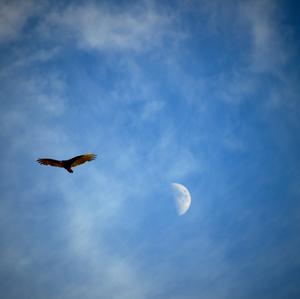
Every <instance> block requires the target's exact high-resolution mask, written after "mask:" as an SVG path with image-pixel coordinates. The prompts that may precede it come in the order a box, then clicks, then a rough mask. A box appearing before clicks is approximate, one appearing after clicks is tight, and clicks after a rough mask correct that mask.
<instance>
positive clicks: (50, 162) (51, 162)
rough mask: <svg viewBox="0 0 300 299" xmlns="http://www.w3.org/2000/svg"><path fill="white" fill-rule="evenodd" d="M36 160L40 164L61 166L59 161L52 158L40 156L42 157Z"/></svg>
mask: <svg viewBox="0 0 300 299" xmlns="http://www.w3.org/2000/svg"><path fill="white" fill-rule="evenodd" d="M37 162H39V163H40V164H42V165H50V166H56V167H63V165H62V162H61V161H58V160H54V159H48V158H42V159H38V160H37Z"/></svg>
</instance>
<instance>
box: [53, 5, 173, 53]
mask: <svg viewBox="0 0 300 299" xmlns="http://www.w3.org/2000/svg"><path fill="white" fill-rule="evenodd" d="M171 20H172V17H171V16H170V15H167V14H166V13H163V12H162V10H160V9H159V8H158V7H155V6H153V5H150V4H148V3H147V2H142V4H139V5H134V6H129V7H125V8H116V7H112V6H105V5H100V4H97V5H96V4H91V3H89V4H84V5H77V6H75V5H72V6H69V7H68V8H66V9H65V10H63V11H60V12H54V13H52V14H51V15H50V17H49V19H48V24H50V26H54V27H56V28H59V30H62V31H64V32H65V33H66V34H67V32H68V33H69V36H70V37H72V36H73V37H75V38H76V39H77V42H78V44H79V45H80V46H81V47H83V48H88V49H97V50H136V51H139V50H143V49H145V48H148V47H153V46H155V45H156V44H157V42H158V41H159V40H160V39H161V37H162V36H164V35H166V34H168V26H169V25H170V23H171ZM67 35H68V34H67Z"/></svg>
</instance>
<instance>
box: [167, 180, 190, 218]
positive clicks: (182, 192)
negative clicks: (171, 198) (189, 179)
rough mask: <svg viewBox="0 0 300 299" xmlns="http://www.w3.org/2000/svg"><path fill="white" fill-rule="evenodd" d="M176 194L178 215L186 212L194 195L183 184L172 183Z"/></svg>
mask: <svg viewBox="0 0 300 299" xmlns="http://www.w3.org/2000/svg"><path fill="white" fill-rule="evenodd" d="M172 187H173V190H174V195H175V204H176V209H177V213H178V215H183V214H185V213H186V212H187V211H188V209H189V208H190V205H191V202H192V197H191V194H190V192H189V190H188V189H187V188H186V187H185V186H183V185H182V184H178V183H172Z"/></svg>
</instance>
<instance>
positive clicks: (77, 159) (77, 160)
mask: <svg viewBox="0 0 300 299" xmlns="http://www.w3.org/2000/svg"><path fill="white" fill-rule="evenodd" d="M95 159H96V155H95V154H85V155H80V156H76V157H74V158H72V159H70V160H68V162H70V163H71V167H75V166H77V165H80V164H83V163H85V162H87V161H92V160H95Z"/></svg>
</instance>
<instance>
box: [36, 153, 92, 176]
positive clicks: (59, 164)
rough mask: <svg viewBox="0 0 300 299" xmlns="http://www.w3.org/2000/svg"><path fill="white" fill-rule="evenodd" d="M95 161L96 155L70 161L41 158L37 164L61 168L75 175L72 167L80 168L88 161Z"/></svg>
mask: <svg viewBox="0 0 300 299" xmlns="http://www.w3.org/2000/svg"><path fill="white" fill-rule="evenodd" d="M95 159H96V155H95V154H84V155H80V156H76V157H73V158H71V159H69V160H61V161H59V160H54V159H49V158H40V159H37V162H38V163H40V164H41V165H50V166H56V167H61V168H64V169H66V170H67V171H68V172H70V173H73V170H72V167H75V166H78V165H80V164H83V163H85V162H87V161H92V160H95Z"/></svg>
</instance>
